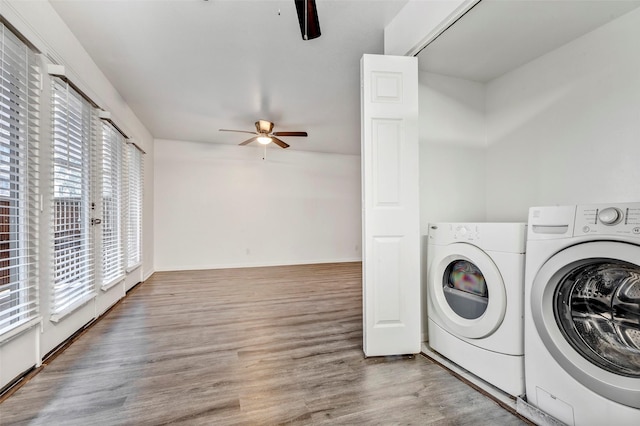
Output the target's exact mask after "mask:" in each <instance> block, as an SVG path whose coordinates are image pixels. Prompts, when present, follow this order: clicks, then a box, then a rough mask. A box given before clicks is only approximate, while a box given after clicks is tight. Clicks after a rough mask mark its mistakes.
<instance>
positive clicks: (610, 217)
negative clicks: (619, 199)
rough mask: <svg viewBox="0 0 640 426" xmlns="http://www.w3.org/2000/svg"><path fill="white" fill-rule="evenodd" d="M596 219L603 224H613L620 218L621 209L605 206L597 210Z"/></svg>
mask: <svg viewBox="0 0 640 426" xmlns="http://www.w3.org/2000/svg"><path fill="white" fill-rule="evenodd" d="M598 219H599V220H600V223H602V224H603V225H615V224H616V223H618V222H620V221H621V220H622V211H620V209H617V208H615V207H607V208H606V209H602V210H600V211H599V212H598Z"/></svg>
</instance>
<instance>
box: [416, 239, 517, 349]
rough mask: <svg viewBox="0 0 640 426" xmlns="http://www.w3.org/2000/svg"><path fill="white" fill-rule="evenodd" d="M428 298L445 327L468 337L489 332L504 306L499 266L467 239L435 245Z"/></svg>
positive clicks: (494, 325) (496, 326)
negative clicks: (445, 244) (465, 241)
mask: <svg viewBox="0 0 640 426" xmlns="http://www.w3.org/2000/svg"><path fill="white" fill-rule="evenodd" d="M427 300H428V303H429V310H430V312H433V314H434V315H436V316H437V318H438V319H439V321H440V322H441V323H442V325H443V326H444V327H446V328H447V329H448V330H449V331H451V332H452V333H454V334H456V335H458V336H461V337H465V338H469V339H481V338H484V337H486V336H488V335H490V334H492V333H493V332H494V331H495V330H496V329H497V328H498V327H500V325H501V324H502V321H503V320H504V315H505V312H506V308H507V296H506V289H505V286H504V281H503V279H502V275H501V274H500V271H499V270H498V267H497V266H496V264H495V263H494V262H493V260H491V257H489V255H488V254H487V253H485V252H484V251H483V250H481V249H479V248H478V247H476V246H474V245H471V244H467V243H455V244H450V245H448V246H445V247H439V248H438V254H437V255H436V256H435V257H434V258H433V259H432V260H431V264H430V267H429V277H428V285H427Z"/></svg>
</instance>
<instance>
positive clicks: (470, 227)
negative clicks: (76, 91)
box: [427, 223, 526, 396]
mask: <svg viewBox="0 0 640 426" xmlns="http://www.w3.org/2000/svg"><path fill="white" fill-rule="evenodd" d="M525 238H526V224H524V223H437V224H431V225H430V226H429V236H428V243H427V268H428V269H427V317H428V331H429V346H431V348H432V349H433V350H435V351H436V352H438V353H440V354H441V355H443V356H445V357H446V358H448V359H450V360H451V361H453V362H455V363H456V364H458V365H459V366H460V367H462V368H464V369H466V370H468V371H470V372H471V373H473V374H475V375H476V376H478V377H480V378H482V379H484V380H485V381H487V382H489V383H491V384H492V385H494V386H496V387H498V388H499V389H502V390H503V391H505V392H507V393H508V394H510V395H515V396H517V395H523V394H524V361H523V357H524V337H523V328H524V326H523V300H524V253H525Z"/></svg>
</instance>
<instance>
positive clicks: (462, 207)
mask: <svg viewBox="0 0 640 426" xmlns="http://www.w3.org/2000/svg"><path fill="white" fill-rule="evenodd" d="M419 82H420V228H421V231H422V233H423V234H426V233H427V232H428V224H429V223H433V222H481V221H483V220H485V216H486V212H485V210H486V205H485V195H486V194H485V187H486V185H485V174H486V171H485V150H486V138H485V117H484V96H485V92H484V85H483V84H481V83H476V82H473V81H468V80H462V79H459V78H453V77H447V76H442V75H438V74H433V73H427V72H421V73H420V76H419Z"/></svg>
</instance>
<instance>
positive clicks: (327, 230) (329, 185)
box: [154, 140, 361, 270]
mask: <svg viewBox="0 0 640 426" xmlns="http://www.w3.org/2000/svg"><path fill="white" fill-rule="evenodd" d="M262 156H263V149H262V147H261V146H245V147H241V146H235V145H233V146H229V145H219V144H207V143H195V142H186V141H170V140H156V141H155V157H154V158H155V170H156V176H155V212H156V214H155V221H156V222H155V230H156V238H155V268H156V270H183V269H207V268H223V267H241V266H260V265H282V264H303V263H318V262H334V261H336V262H340V261H354V260H361V247H360V244H361V207H360V199H361V196H360V157H359V156H352V155H331V154H319V153H311V152H302V151H295V150H294V149H288V150H283V149H280V148H277V147H275V146H273V147H272V146H269V147H268V148H267V159H266V160H262Z"/></svg>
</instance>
